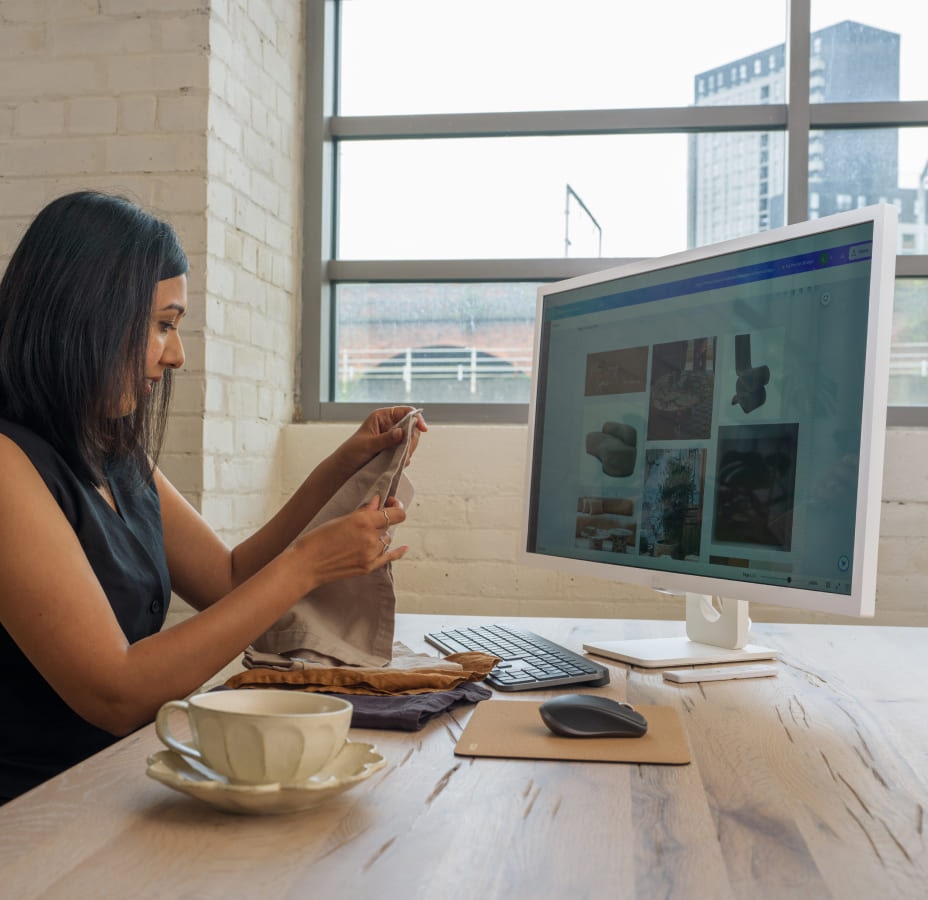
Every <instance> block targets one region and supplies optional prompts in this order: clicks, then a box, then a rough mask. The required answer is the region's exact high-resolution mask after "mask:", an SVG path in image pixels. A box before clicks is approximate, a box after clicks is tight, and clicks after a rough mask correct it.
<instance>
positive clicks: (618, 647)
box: [583, 594, 777, 669]
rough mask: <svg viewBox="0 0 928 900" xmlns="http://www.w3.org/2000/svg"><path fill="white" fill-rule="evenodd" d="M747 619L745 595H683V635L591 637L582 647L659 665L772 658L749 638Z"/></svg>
mask: <svg viewBox="0 0 928 900" xmlns="http://www.w3.org/2000/svg"><path fill="white" fill-rule="evenodd" d="M750 626H751V620H750V618H748V604H747V601H745V600H733V599H730V598H727V597H709V596H707V595H705V594H687V595H686V634H687V636H686V637H675V638H639V639H633V640H625V641H591V642H590V643H588V644H584V645H583V649H584V650H586V652H587V653H595V654H597V655H598V656H605V657H608V658H609V659H617V660H619V661H620V662H625V663H629V664H631V665H633V666H640V667H642V668H645V669H658V668H663V667H665V666H704V665H716V664H719V663H736V662H753V661H756V660H759V659H776V656H777V651H776V650H774V649H773V648H771V647H761V646H759V645H757V644H750V643H748V633H749V629H750Z"/></svg>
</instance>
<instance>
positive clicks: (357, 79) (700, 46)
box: [339, 0, 786, 115]
mask: <svg viewBox="0 0 928 900" xmlns="http://www.w3.org/2000/svg"><path fill="white" fill-rule="evenodd" d="M341 14H342V25H341V48H342V55H341V71H340V84H339V88H340V92H341V96H340V102H339V112H340V113H341V114H342V115H391V114H402V113H441V112H444V113H449V112H498V111H505V110H508V111H512V110H535V109H610V108H616V109H618V108H623V107H629V108H631V107H657V106H690V105H692V103H693V98H694V86H695V81H696V76H697V74H699V73H701V72H705V71H707V70H710V69H715V68H716V67H717V66H720V65H722V64H723V63H727V62H729V61H731V60H740V59H741V58H742V57H745V56H747V55H748V54H756V53H759V52H761V51H765V50H766V49H767V48H775V47H777V46H780V47H782V45H783V42H784V41H785V38H786V2H785V0H752V2H749V3H748V2H745V0H703V2H702V3H693V2H692V0H663V2H661V3H651V4H638V3H619V2H617V0H467V2H466V3H464V2H457V3H451V2H437V0H390V2H384V0H344V2H342V4H341ZM694 35H698V39H697V40H694ZM779 78H780V81H781V82H782V80H783V79H782V72H780V75H779ZM718 102H720V103H732V102H735V103H744V102H752V103H753V102H757V101H754V100H736V99H733V98H732V97H730V96H729V97H725V98H723V97H722V96H719V98H718Z"/></svg>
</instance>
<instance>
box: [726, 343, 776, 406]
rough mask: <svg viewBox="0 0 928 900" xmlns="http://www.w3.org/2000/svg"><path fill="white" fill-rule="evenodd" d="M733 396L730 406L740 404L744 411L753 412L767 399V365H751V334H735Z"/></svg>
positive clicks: (768, 380) (768, 374) (768, 371)
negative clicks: (736, 377)
mask: <svg viewBox="0 0 928 900" xmlns="http://www.w3.org/2000/svg"><path fill="white" fill-rule="evenodd" d="M735 374H736V375H737V376H738V380H737V381H736V382H735V396H734V397H732V398H731V405H732V406H740V407H741V409H742V411H743V412H744V413H749V412H753V411H754V410H755V409H757V408H758V407H759V406H763V405H764V403H765V402H766V400H767V388H766V385H767V384H768V383H769V382H770V368H769V367H768V366H752V365H751V335H749V334H737V335H735Z"/></svg>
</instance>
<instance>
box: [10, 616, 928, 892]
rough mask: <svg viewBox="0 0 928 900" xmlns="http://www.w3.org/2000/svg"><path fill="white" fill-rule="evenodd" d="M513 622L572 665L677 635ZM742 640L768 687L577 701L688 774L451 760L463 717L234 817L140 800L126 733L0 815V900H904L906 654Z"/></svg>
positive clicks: (162, 800) (915, 642)
mask: <svg viewBox="0 0 928 900" xmlns="http://www.w3.org/2000/svg"><path fill="white" fill-rule="evenodd" d="M462 621H466V620H465V619H463V617H458V618H454V617H437V616H403V617H401V621H400V624H399V626H398V631H397V637H398V638H399V639H401V640H403V641H404V642H405V643H406V644H408V645H409V646H411V647H413V648H415V649H420V650H427V649H429V648H428V647H427V645H426V644H425V643H424V642H423V641H422V639H421V636H422V634H423V632H424V631H425V630H426V629H431V628H434V627H436V626H438V625H440V624H450V623H460V622H462ZM478 621H480V620H478ZM483 621H485V620H483ZM501 621H505V620H502V619H501ZM517 621H520V622H521V623H522V624H523V625H525V626H526V627H529V628H533V629H534V630H536V631H538V632H540V633H542V634H544V635H547V636H549V637H552V638H554V639H555V640H558V641H560V642H561V643H564V644H566V645H567V646H570V647H574V648H579V647H580V645H581V644H582V642H583V641H584V640H590V639H594V638H601V637H603V636H615V637H617V638H621V637H638V636H661V635H668V634H677V633H680V632H681V631H682V627H681V626H679V625H677V624H674V623H652V622H627V623H619V622H611V621H599V620H583V619H577V620H560V619H525V620H517ZM755 633H756V636H757V638H758V639H759V640H762V641H763V643H765V644H772V645H773V646H775V647H777V648H779V649H780V650H781V651H782V663H781V674H780V675H779V676H778V677H777V678H767V679H756V680H746V681H730V682H713V683H706V684H704V685H702V686H699V685H686V686H676V685H669V684H665V683H664V682H663V681H662V678H661V675H660V674H659V673H654V672H645V671H637V670H635V671H628V670H627V669H626V668H625V666H623V665H620V664H616V665H614V666H613V681H612V684H611V685H610V686H609V687H606V688H600V689H597V690H598V692H600V693H605V694H609V695H612V696H615V697H617V698H620V699H624V698H627V699H628V700H629V701H631V702H632V703H660V704H672V705H674V706H676V707H677V708H678V709H679V710H680V711H681V713H682V716H683V720H684V724H685V727H686V730H687V733H688V736H689V740H690V743H691V747H692V753H693V762H692V764H691V765H689V766H682V767H660V766H631V765H622V764H612V763H562V762H550V761H549V762H542V761H538V762H534V761H515V760H494V759H471V758H463V757H456V756H454V754H453V752H452V751H453V747H454V744H455V742H456V740H457V738H458V736H459V735H460V733H461V730H462V727H463V725H464V723H466V721H467V718H468V716H469V715H470V712H471V711H472V709H473V708H472V707H469V708H467V709H464V710H459V711H455V712H454V713H453V714H449V715H445V716H443V717H441V718H440V719H438V720H436V721H433V722H431V723H430V724H429V725H428V726H426V728H425V729H424V730H422V731H420V732H416V733H405V732H387V731H359V730H355V731H353V732H352V737H353V738H354V739H358V740H366V741H372V742H375V743H376V744H377V746H378V748H379V750H380V752H381V753H383V755H384V756H385V757H386V758H387V761H388V763H387V766H386V767H385V768H384V769H383V770H381V771H380V772H378V773H376V774H375V775H374V776H373V777H372V778H371V779H369V780H368V781H366V782H364V783H363V784H361V785H359V786H357V787H356V788H354V789H353V790H351V791H349V792H347V793H345V794H342V795H341V796H339V797H337V798H335V799H333V800H332V801H331V802H330V803H329V804H328V805H325V806H322V807H319V808H317V809H315V810H309V811H306V812H301V813H296V814H293V815H289V816H275V817H246V816H234V815H229V814H225V813H221V812H217V811H214V810H213V809H211V808H210V807H208V806H206V805H204V804H202V803H200V802H199V801H196V800H194V799H192V798H189V797H186V796H184V795H182V794H179V793H176V792H174V791H172V790H170V789H168V788H166V787H164V786H163V785H161V784H158V783H156V782H154V781H153V780H151V779H150V778H148V777H147V776H146V775H145V761H146V758H147V757H148V755H149V754H150V753H151V752H153V751H155V750H157V749H160V744H159V742H158V740H157V738H156V736H155V734H154V731H153V729H152V728H151V727H148V728H144V729H142V730H141V731H140V732H138V733H136V734H134V735H132V736H130V737H128V738H126V739H125V740H122V741H120V742H119V743H118V744H116V745H115V746H114V747H112V748H110V749H109V750H107V751H104V752H103V753H101V754H98V755H97V756H95V757H93V758H92V759H90V760H88V761H87V762H85V763H83V764H81V765H79V766H76V767H75V768H74V769H71V770H69V771H68V772H66V773H64V774H63V775H61V776H59V777H58V778H56V779H53V780H52V781H50V782H48V783H47V784H45V785H42V786H41V787H39V788H38V789H36V790H35V791H32V792H30V793H29V794H27V795H25V796H23V797H20V798H19V799H18V800H15V801H13V802H12V803H9V804H7V806H5V807H2V808H0V896H2V897H4V898H6V897H10V898H13V897H15V898H27V897H42V898H55V897H65V898H85V897H87V898H90V897H93V898H99V897H119V898H129V897H132V898H137V897H157V898H165V897H172V898H175V897H191V898H197V900H203V898H211V897H217V898H237V897H249V898H265V897H281V898H283V897H301V898H302V897H316V898H321V900H328V898H351V900H357V898H377V900H386V898H394V897H397V898H400V897H402V898H417V897H429V898H439V900H452V898H459V897H460V898H467V900H474V898H506V900H523V898H530V897H538V898H545V900H549V898H570V900H577V898H594V900H598V898H619V897H644V898H651V897H693V898H700V900H703V898H713V900H715V898H746V897H751V898H756V897H775V898H783V897H802V898H812V897H814V898H819V897H834V898H854V900H858V898H871V897H873V898H881V900H883V898H890V897H913V898H914V897H924V896H926V884H928V836H926V823H925V810H926V807H928V787H926V773H928V704H926V696H928V690H926V684H928V632H926V631H925V630H919V629H915V628H877V627H859V626H822V625H757V626H756V627H755ZM509 696H510V697H519V696H521V697H523V698H528V697H531V698H532V699H538V698H539V696H544V695H539V694H538V693H535V692H533V693H531V694H528V695H527V694H522V695H509Z"/></svg>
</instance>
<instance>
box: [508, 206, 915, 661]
mask: <svg viewBox="0 0 928 900" xmlns="http://www.w3.org/2000/svg"><path fill="white" fill-rule="evenodd" d="M896 218H897V217H896V210H895V207H893V206H889V205H885V204H881V205H877V206H872V207H866V208H863V209H858V210H853V211H850V212H846V213H840V214H838V215H834V216H829V217H827V218H821V219H814V220H810V221H808V222H803V223H800V224H796V225H789V226H786V227H784V228H779V229H775V230H771V231H767V232H762V233H759V234H756V235H752V236H750V237H744V238H738V239H735V240H730V241H725V242H723V243H719V244H714V245H711V246H705V247H699V248H697V249H694V250H688V251H685V252H682V253H677V254H673V255H671V256H665V257H661V258H658V259H648V260H644V261H641V262H636V263H633V264H631V265H628V266H623V267H621V268H615V269H611V270H607V271H603V272H597V273H595V274H591V275H585V276H581V277H577V278H571V279H568V280H566V281H561V282H557V283H552V284H546V285H544V286H542V287H541V288H539V290H538V308H537V316H536V329H535V366H534V375H533V388H532V397H531V403H530V414H529V448H528V465H527V484H526V492H525V497H526V510H525V515H524V532H523V543H522V549H523V553H522V559H523V561H525V562H528V563H530V564H533V565H540V566H546V567H549V568H552V569H555V570H559V571H563V572H567V573H575V574H579V575H590V576H595V577H598V578H602V579H606V580H609V581H614V582H625V583H631V584H637V585H644V586H646V587H649V588H652V589H654V590H658V591H668V592H671V593H678V594H683V595H686V603H685V609H686V623H687V636H686V637H681V638H680V639H679V640H669V641H665V640H653V641H630V642H629V641H615V640H612V639H611V638H610V635H608V634H604V635H603V636H602V640H594V641H591V642H589V643H588V644H585V645H584V646H585V649H587V650H588V651H591V652H594V653H600V654H603V655H606V656H611V657H614V658H617V659H621V660H624V661H627V662H631V663H635V664H638V665H643V666H663V665H676V664H680V663H708V662H712V663H717V662H727V661H736V660H743V659H762V658H769V657H772V656H774V655H775V653H774V651H773V650H772V649H770V648H767V647H761V646H758V645H755V644H752V643H751V641H750V635H749V618H748V603H749V602H758V603H766V604H776V605H782V606H787V607H795V608H799V609H804V610H813V611H820V612H825V613H835V614H840V615H846V616H871V615H872V614H873V612H874V598H875V592H876V571H877V545H878V538H879V521H880V501H881V487H882V470H883V444H884V432H885V422H886V398H887V386H888V374H889V350H890V329H891V320H892V301H893V284H894V274H895V254H896V237H895V235H896ZM682 606H683V604H682V603H681V607H682ZM681 613H682V609H681Z"/></svg>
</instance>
